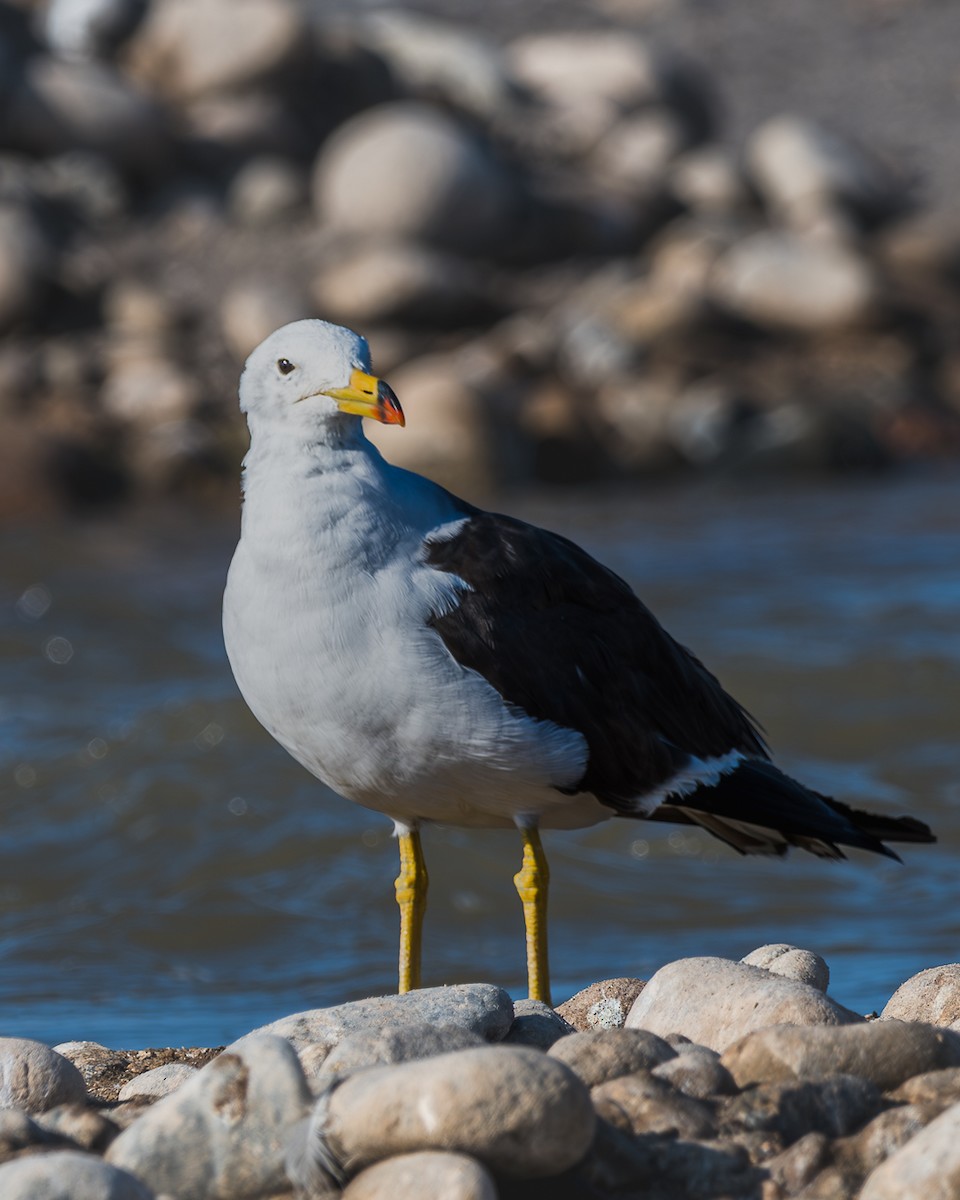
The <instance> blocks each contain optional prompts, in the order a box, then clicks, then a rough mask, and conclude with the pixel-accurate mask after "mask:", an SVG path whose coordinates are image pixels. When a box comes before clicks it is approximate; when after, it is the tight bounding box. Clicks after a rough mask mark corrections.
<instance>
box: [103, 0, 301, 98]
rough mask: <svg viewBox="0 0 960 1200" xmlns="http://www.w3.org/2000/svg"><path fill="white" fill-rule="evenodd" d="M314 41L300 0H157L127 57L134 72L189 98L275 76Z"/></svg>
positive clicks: (164, 89)
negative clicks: (299, 3)
mask: <svg viewBox="0 0 960 1200" xmlns="http://www.w3.org/2000/svg"><path fill="white" fill-rule="evenodd" d="M309 44H310V32H309V28H308V24H307V18H306V15H305V13H304V11H303V10H302V9H301V7H300V6H299V5H297V4H295V3H294V2H293V0H154V2H153V3H152V4H151V5H150V10H149V14H148V16H147V19H146V20H145V21H144V22H143V24H142V25H141V26H140V28H139V29H138V30H137V32H136V34H135V35H134V37H133V38H132V39H131V41H130V43H129V46H128V47H127V55H126V58H127V63H128V69H129V71H130V74H131V75H132V77H133V78H134V79H136V80H137V81H138V82H140V83H142V84H145V85H146V86H147V87H148V88H150V89H152V90H155V91H157V92H159V93H160V94H162V95H165V96H169V97H170V98H172V99H175V100H180V101H183V100H192V99H195V98H196V97H199V96H207V95H210V94H216V93H222V92H231V91H241V90H243V89H246V88H249V87H252V86H254V85H257V84H261V83H265V82H267V81H269V80H271V79H275V78H276V77H277V76H279V75H281V74H282V73H283V72H284V71H286V70H288V69H289V68H290V67H291V66H293V65H294V64H295V63H296V62H297V60H298V59H300V58H301V56H302V55H303V53H304V50H305V48H306V47H308V46H309Z"/></svg>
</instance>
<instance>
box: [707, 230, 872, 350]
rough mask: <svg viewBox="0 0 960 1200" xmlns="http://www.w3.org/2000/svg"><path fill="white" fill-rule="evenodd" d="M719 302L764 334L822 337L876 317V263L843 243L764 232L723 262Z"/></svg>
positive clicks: (717, 273)
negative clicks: (771, 332) (874, 313)
mask: <svg viewBox="0 0 960 1200" xmlns="http://www.w3.org/2000/svg"><path fill="white" fill-rule="evenodd" d="M710 292H711V295H712V297H713V299H714V300H715V301H716V302H717V303H718V304H719V305H720V306H721V307H722V308H723V309H725V310H726V311H727V312H729V313H731V314H732V315H733V316H736V317H740V318H742V319H743V320H746V321H750V322H752V323H753V324H754V325H756V326H758V327H759V328H761V329H769V330H772V331H784V330H793V331H795V332H798V333H821V332H824V331H828V330H831V331H832V330H836V329H843V328H847V327H851V326H855V325H857V324H862V323H864V322H865V321H866V320H867V319H868V318H869V317H870V316H871V315H872V314H873V312H874V309H875V305H876V301H877V299H878V290H877V282H876V279H875V277H874V274H873V271H872V269H871V267H870V264H869V263H868V262H867V260H866V259H865V258H863V257H862V256H861V255H860V254H858V253H857V252H856V251H854V250H852V249H850V248H849V247H847V246H845V245H843V244H841V243H837V242H820V241H817V240H815V239H813V238H809V237H804V236H802V235H800V234H794V233H780V232H775V231H764V232H761V233H754V234H751V235H750V236H749V237H745V238H742V239H741V240H740V241H738V242H736V243H735V244H734V245H733V246H731V248H730V249H729V250H728V251H727V252H726V253H725V254H723V255H722V256H721V257H720V259H719V260H718V261H717V263H716V266H715V268H714V270H713V274H712V276H711V287H710Z"/></svg>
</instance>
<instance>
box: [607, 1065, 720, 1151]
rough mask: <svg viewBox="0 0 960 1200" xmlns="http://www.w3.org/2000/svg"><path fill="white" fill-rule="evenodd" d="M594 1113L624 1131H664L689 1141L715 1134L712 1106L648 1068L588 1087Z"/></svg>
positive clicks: (634, 1132) (708, 1137)
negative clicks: (679, 1090)
mask: <svg viewBox="0 0 960 1200" xmlns="http://www.w3.org/2000/svg"><path fill="white" fill-rule="evenodd" d="M590 1096H591V1099H592V1100H593V1106H594V1108H595V1109H596V1110H597V1115H598V1116H599V1117H600V1118H602V1119H603V1120H604V1121H609V1122H610V1124H611V1125H615V1126H616V1127H617V1128H618V1129H622V1130H623V1131H624V1132H625V1133H632V1134H641V1133H664V1134H672V1135H674V1136H676V1137H679V1138H684V1139H688V1140H691V1141H704V1140H708V1139H710V1138H712V1137H714V1136H715V1135H716V1132H717V1127H716V1122H715V1120H714V1115H713V1110H712V1109H711V1108H710V1106H709V1105H707V1104H705V1103H704V1102H703V1101H702V1100H695V1099H693V1098H692V1097H690V1096H684V1095H683V1094H682V1093H681V1092H678V1091H677V1090H676V1089H675V1088H674V1087H672V1086H671V1085H670V1084H669V1083H668V1082H667V1081H666V1080H665V1079H657V1078H656V1076H654V1075H651V1074H650V1072H649V1071H636V1072H634V1074H632V1075H621V1076H620V1077H619V1078H618V1079H611V1080H610V1081H609V1082H607V1083H602V1084H600V1085H599V1087H595V1088H593V1089H592V1091H591V1093H590Z"/></svg>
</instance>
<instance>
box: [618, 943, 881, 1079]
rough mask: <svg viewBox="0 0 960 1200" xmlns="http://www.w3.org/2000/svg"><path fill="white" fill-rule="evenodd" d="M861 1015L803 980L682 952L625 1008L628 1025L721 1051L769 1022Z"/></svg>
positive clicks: (832, 1021) (844, 1019)
mask: <svg viewBox="0 0 960 1200" xmlns="http://www.w3.org/2000/svg"><path fill="white" fill-rule="evenodd" d="M861 1021H862V1018H861V1017H859V1016H857V1015H856V1014H855V1013H852V1012H850V1011H849V1010H848V1009H845V1008H842V1007H841V1006H840V1005H839V1004H836V1003H834V1001H832V1000H830V999H828V998H827V997H826V996H824V995H823V994H822V993H821V992H819V991H817V990H816V988H812V987H810V986H809V985H807V984H804V983H797V982H796V981H795V980H793V979H784V978H782V977H781V976H778V975H773V974H771V973H770V972H769V971H764V970H761V969H760V968H759V967H751V966H748V965H747V964H746V963H738V962H732V961H730V960H728V959H724V958H685V959H680V960H679V961H677V962H673V963H668V964H667V966H665V967H662V968H661V969H660V970H659V971H658V972H657V973H656V975H654V976H653V978H652V979H651V980H649V982H648V983H647V986H646V987H645V988H644V989H643V991H642V992H641V993H640V995H639V996H638V997H637V999H636V1001H635V1002H634V1005H633V1008H631V1010H630V1015H629V1016H628V1017H627V1028H628V1029H649V1030H651V1031H652V1032H653V1033H657V1034H659V1035H660V1036H661V1037H662V1036H665V1035H666V1034H668V1033H674V1032H676V1033H683V1034H685V1035H686V1036H687V1037H689V1038H691V1039H692V1040H693V1041H695V1042H700V1043H702V1044H703V1045H705V1046H709V1047H710V1048H711V1049H713V1050H720V1051H723V1050H725V1049H726V1048H727V1047H728V1046H729V1045H731V1044H732V1043H733V1042H735V1041H737V1039H738V1038H742V1037H744V1036H745V1035H746V1034H747V1033H749V1032H751V1031H752V1030H756V1029H763V1028H765V1027H766V1026H768V1025H781V1024H784V1023H786V1022H790V1023H794V1024H796V1025H817V1026H820V1025H849V1024H852V1023H855V1022H861ZM725 1065H728V1064H725ZM732 1073H733V1074H734V1078H736V1073H735V1072H732ZM738 1082H739V1080H738Z"/></svg>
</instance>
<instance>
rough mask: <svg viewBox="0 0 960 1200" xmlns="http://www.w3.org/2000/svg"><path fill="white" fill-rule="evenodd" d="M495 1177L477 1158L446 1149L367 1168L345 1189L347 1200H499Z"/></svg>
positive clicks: (396, 1159)
mask: <svg viewBox="0 0 960 1200" xmlns="http://www.w3.org/2000/svg"><path fill="white" fill-rule="evenodd" d="M497 1195H498V1192H497V1187H496V1184H495V1183H494V1181H493V1176H492V1175H491V1174H490V1172H489V1171H487V1170H486V1169H485V1168H484V1167H482V1166H481V1165H480V1163H478V1162H477V1160H476V1159H474V1158H468V1157H467V1155H465V1154H450V1153H447V1152H445V1151H442V1150H421V1151H420V1152H419V1153H417V1154H398V1155H396V1156H395V1157H394V1158H388V1159H385V1160H384V1161H383V1162H379V1163H374V1165H373V1166H372V1167H367V1169H366V1170H365V1171H361V1172H360V1174H359V1175H358V1176H357V1177H356V1178H355V1179H353V1180H351V1181H350V1183H348V1184H347V1186H346V1187H345V1188H344V1191H343V1196H344V1200H423V1198H424V1197H426V1196H436V1197H443V1200H497Z"/></svg>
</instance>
